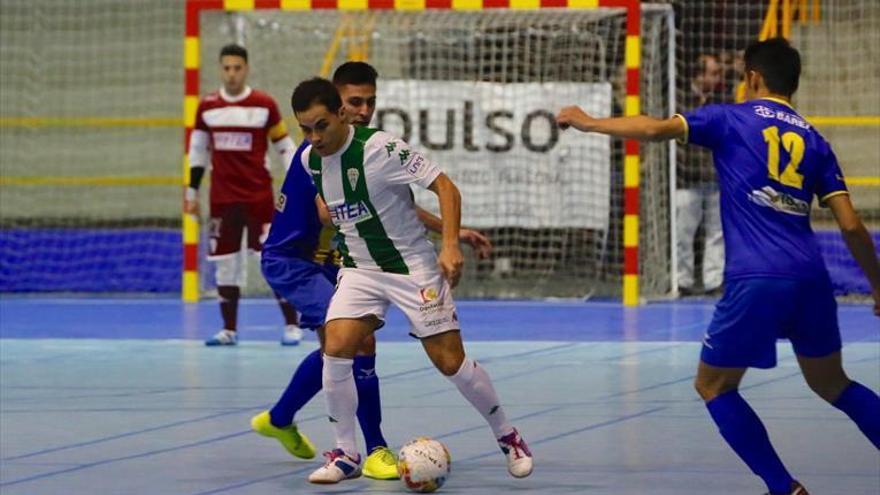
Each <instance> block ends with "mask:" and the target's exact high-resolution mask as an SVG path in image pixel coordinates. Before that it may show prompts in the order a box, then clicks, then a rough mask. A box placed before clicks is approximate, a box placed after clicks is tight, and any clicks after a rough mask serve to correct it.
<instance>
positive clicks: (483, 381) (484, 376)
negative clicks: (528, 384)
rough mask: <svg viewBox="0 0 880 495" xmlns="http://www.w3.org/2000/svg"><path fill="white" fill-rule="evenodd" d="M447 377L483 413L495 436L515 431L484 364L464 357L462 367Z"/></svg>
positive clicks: (498, 436)
mask: <svg viewBox="0 0 880 495" xmlns="http://www.w3.org/2000/svg"><path fill="white" fill-rule="evenodd" d="M447 378H449V381H451V382H452V383H454V384H455V386H456V387H458V391H459V392H461V395H463V396H464V398H465V399H467V400H468V402H470V403H471V404H472V405H473V406H474V407H475V408H477V411H479V412H480V414H482V415H483V418H485V419H486V421H487V422H488V423H489V426H491V427H492V433H494V434H495V438H501V437H503V436H504V435H507V434H508V433H510V432H512V431H513V427H512V426H510V423H508V422H507V415H506V414H504V409H502V408H501V403H500V401H499V400H498V394H496V393H495V387H493V386H492V379H491V378H489V374H488V373H486V370H484V369H483V367H482V366H477V363H476V362H475V361H471V360H470V359H468V358H464V362H463V363H461V368H459V369H458V371H457V372H456V373H455V374H454V375H452V376H448V377H447Z"/></svg>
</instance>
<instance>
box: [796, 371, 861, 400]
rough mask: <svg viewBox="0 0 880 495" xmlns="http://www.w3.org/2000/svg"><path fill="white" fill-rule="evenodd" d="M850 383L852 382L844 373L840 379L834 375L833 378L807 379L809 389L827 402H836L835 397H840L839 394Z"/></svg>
mask: <svg viewBox="0 0 880 495" xmlns="http://www.w3.org/2000/svg"><path fill="white" fill-rule="evenodd" d="M850 383H852V382H851V381H850V380H849V378H846V375H844V377H843V379H842V380H841V379H839V378H838V377H835V378H834V379H813V380H808V381H807V385H809V386H810V390H812V391H813V392H814V393H815V394H816V395H818V396H819V397H821V398H822V400H824V401H825V402H827V403H829V404H833V403H835V402H837V399H839V398H840V394H842V393H843V391H844V390H846V387H848V386H849V384H850Z"/></svg>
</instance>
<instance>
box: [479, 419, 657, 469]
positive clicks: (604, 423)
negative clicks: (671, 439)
mask: <svg viewBox="0 0 880 495" xmlns="http://www.w3.org/2000/svg"><path fill="white" fill-rule="evenodd" d="M664 409H668V408H667V407H654V408H651V409H646V410H644V411H641V412H638V413H635V414H627V415H625V416H619V417H617V418H614V419H610V420H608V421H602V422H601V423H595V424H592V425H589V426H584V427H582V428H577V429H574V430H569V431H566V432H562V433H558V434H556V435H552V436H549V437H545V438H541V439H539V440H535V441H532V440H529V441H528V442H527V443H528V444H531V445H541V444H543V443H547V442H552V441H553V440H558V439H560V438H563V437H568V436H571V435H576V434H578V433H583V432H585V431H590V430H596V429H599V428H604V427H606V426H611V425H615V424H618V423H623V422H625V421H629V420H631V419H635V418H639V417H642V416H647V415H648V414H653V413H655V412H657V411H662V410H664ZM497 454H498V451H497V450H493V451H491V452H484V453H482V454H477V455H475V456H471V457H468V458H466V459H462V461H475V460H477V459H482V458H484V457H489V456H490V455H497Z"/></svg>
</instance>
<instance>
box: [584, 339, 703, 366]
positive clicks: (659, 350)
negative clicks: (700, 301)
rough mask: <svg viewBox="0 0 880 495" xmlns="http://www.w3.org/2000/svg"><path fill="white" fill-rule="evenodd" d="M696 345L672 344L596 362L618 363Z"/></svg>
mask: <svg viewBox="0 0 880 495" xmlns="http://www.w3.org/2000/svg"><path fill="white" fill-rule="evenodd" d="M694 344H696V342H678V343H670V345H664V346H661V347H657V348H654V349H645V350H642V351H635V352H627V353H623V354H620V355H618V356H611V357H607V358H604V359H600V360H599V361H596V362H609V361H618V360H621V359H626V358H630V357H633V356H641V355H644V354H651V353H654V352H663V351H668V350H670V349H678V348H679V347H685V346H689V345H694Z"/></svg>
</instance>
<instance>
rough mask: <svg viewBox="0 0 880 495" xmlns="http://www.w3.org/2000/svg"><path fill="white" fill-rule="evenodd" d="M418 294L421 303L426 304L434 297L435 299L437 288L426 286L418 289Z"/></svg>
mask: <svg viewBox="0 0 880 495" xmlns="http://www.w3.org/2000/svg"><path fill="white" fill-rule="evenodd" d="M419 295H420V296H422V304H427V303H429V302H431V301H433V300H435V299H437V289H435V288H433V287H428V288H427V289H420V290H419Z"/></svg>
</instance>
